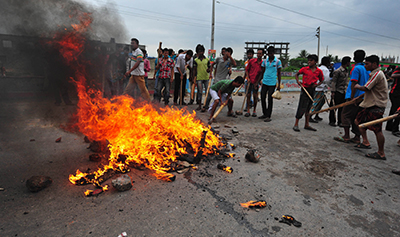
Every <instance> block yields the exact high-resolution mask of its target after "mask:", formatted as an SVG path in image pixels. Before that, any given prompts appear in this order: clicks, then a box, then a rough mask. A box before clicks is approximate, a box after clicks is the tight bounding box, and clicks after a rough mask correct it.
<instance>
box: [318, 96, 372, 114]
mask: <svg viewBox="0 0 400 237" xmlns="http://www.w3.org/2000/svg"><path fill="white" fill-rule="evenodd" d="M363 97H364V94H362V95H360V96H358V97H356V98H355V100H350V101H347V102H344V103H341V104H339V105H335V106H332V107H329V108H326V109H321V110H320V111H314V112H312V113H310V115H313V114H319V113H322V112H327V111H330V110H333V109H338V108H342V107H345V106H347V105H351V104H354V103H357V101H358V100H359V99H361V98H363Z"/></svg>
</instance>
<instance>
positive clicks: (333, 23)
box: [256, 0, 400, 41]
mask: <svg viewBox="0 0 400 237" xmlns="http://www.w3.org/2000/svg"><path fill="white" fill-rule="evenodd" d="M256 1H257V2H260V3H263V4H266V5H269V6H273V7H276V8H279V9H282V10H285V11H288V12H292V13H295V14H298V15H301V16H305V17H308V18H312V19H315V20H319V21H323V22H326V23H329V24H332V25H336V26H341V27H344V28H347V29H351V30H355V31H359V32H363V33H366V34H370V35H376V36H380V37H383V38H387V39H393V40H398V41H400V39H398V38H394V37H391V36H386V35H382V34H378V33H373V32H369V31H365V30H360V29H357V28H354V27H351V26H346V25H343V24H339V23H335V22H332V21H327V20H324V19H321V18H318V17H314V16H310V15H308V14H304V13H301V12H298V11H293V10H290V9H288V8H285V7H281V6H278V5H275V4H272V3H269V2H265V1H261V0H256Z"/></svg>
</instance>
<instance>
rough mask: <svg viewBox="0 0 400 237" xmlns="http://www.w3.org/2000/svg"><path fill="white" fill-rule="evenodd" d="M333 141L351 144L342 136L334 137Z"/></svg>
mask: <svg viewBox="0 0 400 237" xmlns="http://www.w3.org/2000/svg"><path fill="white" fill-rule="evenodd" d="M333 140H335V141H338V142H344V143H349V142H350V139H348V140H346V139H344V138H343V137H342V136H338V137H334V138H333Z"/></svg>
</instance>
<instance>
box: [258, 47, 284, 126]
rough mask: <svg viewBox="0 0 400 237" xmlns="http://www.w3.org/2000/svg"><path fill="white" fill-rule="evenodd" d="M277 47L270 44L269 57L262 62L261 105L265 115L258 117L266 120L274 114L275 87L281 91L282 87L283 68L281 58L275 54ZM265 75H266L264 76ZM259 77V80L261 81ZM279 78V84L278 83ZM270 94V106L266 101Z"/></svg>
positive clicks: (269, 119)
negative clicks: (273, 97) (273, 95)
mask: <svg viewBox="0 0 400 237" xmlns="http://www.w3.org/2000/svg"><path fill="white" fill-rule="evenodd" d="M274 53H275V48H274V46H269V47H268V49H267V55H268V58H267V59H266V60H264V61H263V62H262V64H261V75H260V79H261V77H262V78H263V79H262V87H261V106H262V111H263V115H262V116H260V117H258V118H259V119H265V120H264V122H270V121H271V114H272V103H273V99H272V94H273V93H274V91H275V88H276V89H277V90H278V91H279V90H280V89H281V68H282V63H281V61H280V60H279V59H277V58H276V57H275V56H274ZM263 75H264V76H263ZM260 79H259V81H260ZM276 79H278V84H277V83H276V82H277V80H276ZM267 94H268V107H267V103H266V98H267Z"/></svg>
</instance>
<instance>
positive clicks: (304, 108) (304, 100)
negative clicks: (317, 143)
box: [293, 54, 324, 132]
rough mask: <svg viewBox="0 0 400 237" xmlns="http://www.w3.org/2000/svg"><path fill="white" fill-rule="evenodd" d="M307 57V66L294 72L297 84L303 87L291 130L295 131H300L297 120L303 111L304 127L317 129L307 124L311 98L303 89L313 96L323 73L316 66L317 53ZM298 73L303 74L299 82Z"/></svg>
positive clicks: (322, 77)
mask: <svg viewBox="0 0 400 237" xmlns="http://www.w3.org/2000/svg"><path fill="white" fill-rule="evenodd" d="M307 59H308V67H303V68H301V69H300V70H299V71H298V72H297V73H296V76H295V77H296V81H297V84H299V86H303V87H304V89H303V88H302V90H301V92H300V99H299V105H298V107H297V112H296V122H295V124H294V126H293V130H294V131H296V132H300V129H299V120H300V119H301V118H302V117H303V114H304V113H305V118H306V122H305V124H304V129H307V130H311V131H317V129H315V128H313V127H311V126H310V124H309V121H310V115H309V111H310V109H311V105H312V103H313V101H311V99H310V98H309V97H308V95H307V93H306V92H305V91H304V90H307V92H308V94H310V95H311V96H312V97H313V96H314V92H315V87H317V86H319V85H321V84H322V82H323V81H324V74H323V72H322V71H321V69H319V68H317V62H318V56H317V55H315V54H310V55H308V57H307ZM300 74H302V75H303V81H302V82H301V83H300V81H299V75H300Z"/></svg>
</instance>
